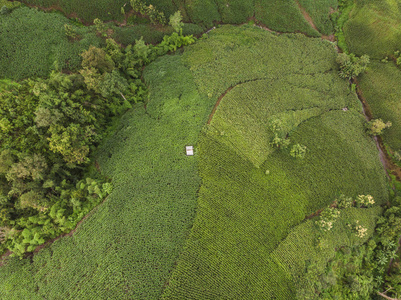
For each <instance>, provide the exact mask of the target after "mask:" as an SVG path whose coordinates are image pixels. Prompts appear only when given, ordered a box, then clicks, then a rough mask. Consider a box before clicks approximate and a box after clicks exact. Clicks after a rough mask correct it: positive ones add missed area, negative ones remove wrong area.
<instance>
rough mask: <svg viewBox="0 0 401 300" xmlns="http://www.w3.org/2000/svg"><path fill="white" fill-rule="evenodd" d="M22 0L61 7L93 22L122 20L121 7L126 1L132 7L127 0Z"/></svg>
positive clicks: (48, 6) (70, 15) (35, 4)
mask: <svg viewBox="0 0 401 300" xmlns="http://www.w3.org/2000/svg"><path fill="white" fill-rule="evenodd" d="M21 2H22V3H26V4H28V5H34V6H39V7H46V8H54V9H60V10H62V11H63V12H64V14H66V15H68V16H69V17H78V18H80V19H82V20H83V21H85V22H87V23H91V22H92V21H93V20H94V19H95V18H99V19H101V20H103V21H109V20H118V21H122V20H123V19H124V16H123V15H122V14H121V7H123V5H124V4H125V3H127V6H128V7H130V6H129V1H127V0H113V1H110V0H96V1H93V0H89V1H82V0H72V1H71V0H22V1H21ZM126 11H128V9H127V10H126Z"/></svg>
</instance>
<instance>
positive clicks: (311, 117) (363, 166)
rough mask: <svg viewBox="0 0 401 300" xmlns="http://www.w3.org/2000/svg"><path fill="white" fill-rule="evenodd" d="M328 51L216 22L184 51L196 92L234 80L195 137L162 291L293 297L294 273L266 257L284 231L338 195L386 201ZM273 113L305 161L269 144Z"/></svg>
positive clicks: (175, 295)
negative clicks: (179, 231)
mask: <svg viewBox="0 0 401 300" xmlns="http://www.w3.org/2000/svg"><path fill="white" fill-rule="evenodd" d="M239 36H241V38H240V39H239V38H238V37H239ZM273 41H274V42H273ZM211 49H213V51H211ZM283 49H284V50H283ZM285 49H288V50H285ZM306 49H307V50H306ZM287 51H288V52H287ZM290 53H291V56H290ZM289 57H291V59H289ZM330 57H331V59H330ZM323 58H324V59H323ZM334 58H335V51H334V49H333V47H332V45H331V44H330V43H327V42H324V41H321V40H320V39H316V40H312V39H308V38H305V37H303V36H297V35H288V36H275V35H273V34H270V33H267V32H263V31H260V30H259V29H257V28H252V27H230V26H226V27H223V28H221V29H219V30H215V31H213V32H212V33H211V34H210V37H209V38H208V39H207V40H204V41H199V42H198V43H197V44H195V45H193V46H191V47H189V49H188V50H187V51H185V53H184V59H186V60H187V63H188V65H189V67H190V69H191V70H192V71H193V74H194V77H195V81H196V83H197V86H198V90H199V91H200V92H201V93H205V94H207V95H209V97H211V98H213V97H216V98H217V97H218V95H220V94H222V93H223V92H224V91H225V90H227V88H228V87H230V86H233V87H234V88H233V89H231V90H230V91H228V93H227V94H226V95H225V96H224V98H223V99H222V102H221V103H220V105H219V107H218V109H217V111H216V114H215V115H214V117H213V119H212V122H211V124H210V125H209V126H207V127H205V129H204V131H203V134H202V138H201V140H200V144H199V154H200V166H199V167H200V175H201V177H202V186H201V189H200V192H199V200H198V210H197V216H196V219H195V223H194V226H193V228H192V231H191V235H190V238H189V240H188V241H187V243H186V246H185V248H184V252H183V254H182V255H181V257H180V260H179V263H178V266H177V268H176V269H175V271H174V273H173V275H172V278H171V280H170V282H169V284H168V287H167V289H166V291H165V293H164V296H163V298H164V299H250V298H255V299H274V298H275V297H276V299H288V297H289V296H291V295H293V294H294V293H295V287H294V286H293V285H292V279H291V277H290V274H289V273H288V272H286V271H284V270H283V269H282V267H280V266H281V265H282V263H284V262H283V261H280V259H281V258H277V257H275V258H274V259H273V258H272V256H271V255H273V254H272V253H273V252H274V251H275V249H278V248H277V247H278V246H279V244H280V242H281V241H282V240H283V239H285V238H286V236H287V235H288V234H289V232H290V230H291V228H293V227H294V226H297V225H298V224H300V223H301V222H302V221H303V220H304V218H305V216H306V215H309V214H311V213H313V212H315V211H316V210H318V209H320V208H323V207H325V206H326V205H328V204H330V203H332V202H333V201H334V199H335V198H336V197H337V196H338V195H339V194H341V193H343V194H346V195H350V196H356V195H358V194H371V195H373V196H374V197H375V199H377V202H378V204H380V203H383V202H385V201H386V200H387V197H388V196H387V189H386V181H385V175H384V170H383V168H382V166H381V163H380V161H379V158H378V155H377V152H376V147H375V145H374V143H373V142H372V140H371V139H370V137H368V136H367V135H366V134H365V133H364V127H363V124H364V118H363V116H362V115H361V113H360V111H361V107H360V104H359V101H358V99H357V98H356V96H355V94H351V93H349V91H348V90H347V86H346V84H345V83H344V82H343V81H341V80H340V79H339V78H338V76H337V74H336V71H335V69H334V65H333V63H334ZM217 78H219V80H217ZM344 107H347V108H348V109H349V110H347V111H343V110H342V108H344ZM272 119H279V120H281V121H282V122H283V124H284V125H283V130H284V131H285V132H286V133H287V135H288V136H289V138H290V139H291V140H292V142H293V143H294V144H295V143H300V144H303V145H305V146H306V147H307V153H306V156H305V158H304V159H303V160H302V159H300V160H296V159H294V158H293V157H291V156H290V155H289V153H288V152H289V151H286V150H274V149H272V148H271V146H269V142H270V141H271V139H272V138H273V133H272V132H271V131H270V130H269V125H268V124H269V122H270V121H271V120H272ZM377 213H378V211H377V210H376V211H375V213H374V214H377ZM369 226H370V227H369V228H370V230H371V231H370V232H372V228H373V226H374V222H373V223H369ZM342 234H345V235H346V234H347V233H346V230H343V232H342ZM339 240H341V241H344V238H339ZM344 243H345V244H349V242H347V243H346V242H344ZM278 251H279V250H278ZM330 253H331V254H330V255H332V256H333V255H334V251H333V249H331V252H330ZM310 255H311V256H312V255H313V254H312V252H311V253H310ZM306 256H308V255H307V254H306ZM326 258H328V257H326ZM283 259H284V258H283ZM300 264H301V265H302V262H301V263H300ZM294 272H295V271H294ZM296 272H302V270H301V269H298V270H296Z"/></svg>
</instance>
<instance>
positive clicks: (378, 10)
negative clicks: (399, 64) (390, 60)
mask: <svg viewBox="0 0 401 300" xmlns="http://www.w3.org/2000/svg"><path fill="white" fill-rule="evenodd" d="M343 30H344V34H345V40H346V43H347V46H348V48H349V51H350V52H351V53H355V54H357V55H363V54H368V55H369V56H370V57H372V58H380V59H381V58H384V57H385V56H388V55H390V54H393V52H394V51H396V50H398V49H401V40H400V39H399V36H400V34H401V12H400V10H399V2H398V1H391V0H382V1H375V0H366V1H356V5H355V6H354V8H353V10H352V12H351V15H350V18H349V20H348V21H347V22H346V23H345V25H344V29H343Z"/></svg>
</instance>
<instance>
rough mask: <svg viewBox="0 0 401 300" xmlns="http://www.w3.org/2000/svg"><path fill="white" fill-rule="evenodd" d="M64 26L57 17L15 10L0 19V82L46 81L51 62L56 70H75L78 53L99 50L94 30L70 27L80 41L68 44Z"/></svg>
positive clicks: (62, 20) (77, 66) (67, 21)
mask: <svg viewBox="0 0 401 300" xmlns="http://www.w3.org/2000/svg"><path fill="white" fill-rule="evenodd" d="M22 20H23V22H22ZM68 23H69V20H68V19H67V18H65V17H64V16H62V15H60V14H54V13H44V12H40V11H37V10H34V9H29V8H18V9H15V10H14V11H13V12H12V13H10V14H7V15H3V16H1V17H0V45H1V52H0V78H4V77H7V78H10V79H14V80H21V79H24V78H28V77H47V76H48V75H49V74H50V71H51V70H52V69H55V65H54V62H55V61H57V67H58V68H59V69H60V70H61V69H63V70H76V69H78V68H79V67H80V66H81V57H80V55H79V54H80V53H81V51H82V50H85V49H87V48H89V46H90V45H94V46H99V45H100V43H101V41H100V38H98V37H97V36H96V35H95V32H94V30H91V29H90V28H85V27H76V26H74V25H72V26H73V28H74V30H75V31H76V32H77V33H78V34H79V35H80V36H81V39H80V40H79V41H69V40H68V38H67V36H66V34H65V29H64V24H68ZM44 32H45V34H43V33H44Z"/></svg>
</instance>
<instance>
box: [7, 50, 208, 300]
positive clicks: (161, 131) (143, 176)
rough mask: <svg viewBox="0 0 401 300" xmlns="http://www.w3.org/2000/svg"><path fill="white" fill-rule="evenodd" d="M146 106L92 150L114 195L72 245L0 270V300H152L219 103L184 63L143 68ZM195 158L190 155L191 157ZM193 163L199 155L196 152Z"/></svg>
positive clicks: (173, 255) (191, 210)
mask: <svg viewBox="0 0 401 300" xmlns="http://www.w3.org/2000/svg"><path fill="white" fill-rule="evenodd" d="M144 77H145V80H146V82H147V83H149V85H150V101H149V103H148V104H147V109H146V110H145V109H144V108H143V104H142V105H137V106H135V107H134V108H133V110H131V111H129V112H128V113H126V114H125V115H124V116H123V118H122V119H121V120H120V121H119V122H118V124H117V128H116V131H115V132H114V134H113V136H112V137H110V139H109V140H108V141H107V142H105V143H104V145H103V146H101V147H100V149H99V150H98V155H97V158H96V159H97V161H98V163H99V166H100V168H101V170H102V171H103V172H104V174H105V175H106V176H108V177H110V178H112V183H113V186H114V190H113V193H112V194H111V195H110V196H109V197H108V198H107V200H106V201H105V202H104V203H103V204H101V205H100V206H99V207H98V208H97V209H96V211H94V212H93V214H91V215H90V216H89V217H88V218H87V219H86V220H85V221H84V222H83V223H82V225H81V226H80V227H79V228H78V229H77V231H76V232H75V233H74V234H73V235H72V236H70V237H64V238H61V239H59V240H57V241H56V242H54V243H53V244H52V245H51V246H49V247H47V248H45V249H43V250H41V251H40V252H39V253H37V254H35V256H33V259H32V261H30V259H24V260H22V261H21V260H19V259H18V258H16V259H12V260H10V261H9V262H7V264H6V265H4V266H2V267H1V268H0V298H1V299H43V298H47V299H157V298H158V297H159V296H160V294H161V290H162V287H163V285H164V283H165V281H166V280H167V279H168V277H169V272H170V271H171V269H172V268H173V265H174V262H175V261H176V260H177V257H178V254H179V252H180V250H181V249H182V247H183V244H184V241H185V239H186V237H187V234H188V231H189V229H190V226H191V224H192V222H193V217H194V214H195V208H196V199H197V191H198V189H199V185H200V178H199V176H198V172H197V155H195V156H192V157H187V156H185V152H184V149H185V145H194V146H196V144H197V139H198V135H199V132H200V129H201V127H202V126H203V124H204V123H205V122H206V120H207V117H208V115H209V113H210V110H211V108H212V106H213V105H214V102H215V99H209V98H207V97H202V96H200V95H199V94H198V93H197V91H196V86H195V85H194V83H193V81H192V80H191V78H192V75H191V73H190V72H189V70H188V69H187V68H186V67H185V66H184V65H183V63H182V61H181V56H179V55H176V56H165V57H163V58H161V59H158V60H157V61H156V62H154V63H152V64H151V65H149V66H148V67H147V69H146V70H145V74H144ZM195 149H196V148H195ZM195 154H196V153H195Z"/></svg>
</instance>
